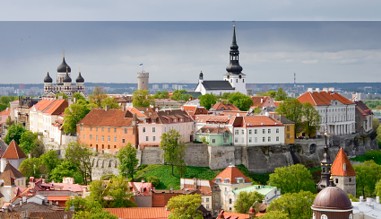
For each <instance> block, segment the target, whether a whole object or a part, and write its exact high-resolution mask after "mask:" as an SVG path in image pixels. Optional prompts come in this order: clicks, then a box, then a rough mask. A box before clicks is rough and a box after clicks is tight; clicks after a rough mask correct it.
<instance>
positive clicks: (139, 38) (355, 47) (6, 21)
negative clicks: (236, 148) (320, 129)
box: [0, 0, 381, 83]
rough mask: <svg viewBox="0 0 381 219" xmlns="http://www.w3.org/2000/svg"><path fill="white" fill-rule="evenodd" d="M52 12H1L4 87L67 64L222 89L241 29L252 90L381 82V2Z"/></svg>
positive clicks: (167, 2) (94, 7)
mask: <svg viewBox="0 0 381 219" xmlns="http://www.w3.org/2000/svg"><path fill="white" fill-rule="evenodd" d="M52 2H54V1H47V0H35V1H26V0H18V1H14V0H13V1H9V0H3V1H1V2H0V20H1V21H0V75H1V82H0V83H42V81H43V78H44V77H45V75H46V72H50V75H51V76H52V78H53V80H55V77H56V68H57V66H58V65H59V64H60V63H61V62H62V57H63V55H64V56H65V57H66V61H67V63H68V64H69V65H70V66H71V69H72V78H73V79H75V78H76V77H77V76H78V72H79V71H81V72H82V75H83V77H84V78H85V81H86V82H110V83H113V82H116V83H135V82H136V73H137V72H139V71H142V70H145V71H148V72H149V73H150V82H152V83H166V82H179V83H197V80H198V74H199V73H200V71H202V72H203V73H204V79H205V80H220V79H222V77H223V74H224V73H225V72H226V70H225V68H226V66H227V65H228V62H229V47H230V44H231V40H232V25H233V23H232V21H233V20H234V21H235V25H236V28H237V42H238V45H239V50H240V64H241V66H242V67H243V73H245V74H246V76H247V82H248V83H292V82H293V74H294V73H296V77H297V78H296V80H297V82H375V81H376V82H380V79H379V78H380V77H379V76H378V75H379V71H380V70H379V69H380V64H381V44H380V41H379V39H381V22H380V20H381V14H380V13H379V11H380V9H381V2H380V1H374V0H363V1H361V4H359V1H355V0H347V1H342V0H335V1H322V0H316V1H304V0H266V1H260V0H258V1H255V0H251V1H249V0H241V1H227V0H210V1H208V3H205V1H201V0H193V1H185V0H184V1H179V0H157V1H148V0H140V1H126V0H125V1H122V0H111V1H98V0H92V1H90V0H87V1H85V0H82V1H74V0H68V1H64V2H61V3H52ZM105 2H107V3H105ZM234 2H235V3H234ZM237 2H238V3H237ZM305 2H308V4H307V3H305ZM141 63H143V67H140V66H139V64H141Z"/></svg>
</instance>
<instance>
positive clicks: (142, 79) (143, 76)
mask: <svg viewBox="0 0 381 219" xmlns="http://www.w3.org/2000/svg"><path fill="white" fill-rule="evenodd" d="M137 77H138V90H148V79H149V73H148V72H145V71H143V70H142V71H141V72H138V76H137Z"/></svg>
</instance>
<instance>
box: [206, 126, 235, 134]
mask: <svg viewBox="0 0 381 219" xmlns="http://www.w3.org/2000/svg"><path fill="white" fill-rule="evenodd" d="M199 131H200V132H201V133H224V132H229V133H230V130H229V129H228V128H227V127H215V126H203V127H202V128H201V129H199Z"/></svg>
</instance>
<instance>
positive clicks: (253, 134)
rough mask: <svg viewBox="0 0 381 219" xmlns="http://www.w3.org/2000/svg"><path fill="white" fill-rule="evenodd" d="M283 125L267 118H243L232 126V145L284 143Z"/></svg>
mask: <svg viewBox="0 0 381 219" xmlns="http://www.w3.org/2000/svg"><path fill="white" fill-rule="evenodd" d="M284 132H285V130H284V125H283V124H282V123H281V122H280V121H278V120H276V119H274V118H272V117H269V116H244V117H243V119H242V122H241V123H236V125H235V126H234V132H233V134H234V137H233V138H234V141H233V142H234V145H238V146H259V145H279V144H284V143H285V138H286V136H285V134H284Z"/></svg>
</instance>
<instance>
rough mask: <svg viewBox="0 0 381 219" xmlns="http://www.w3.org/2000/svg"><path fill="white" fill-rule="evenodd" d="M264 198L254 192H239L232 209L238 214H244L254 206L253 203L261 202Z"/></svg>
mask: <svg viewBox="0 0 381 219" xmlns="http://www.w3.org/2000/svg"><path fill="white" fill-rule="evenodd" d="M263 198H264V196H263V195H262V194H259V193H258V192H256V191H253V192H240V193H239V194H238V197H237V200H236V201H235V203H234V209H235V211H236V212H238V213H244V214H246V213H247V212H248V211H249V209H250V207H251V206H253V205H254V203H256V202H257V203H260V202H262V200H263Z"/></svg>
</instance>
